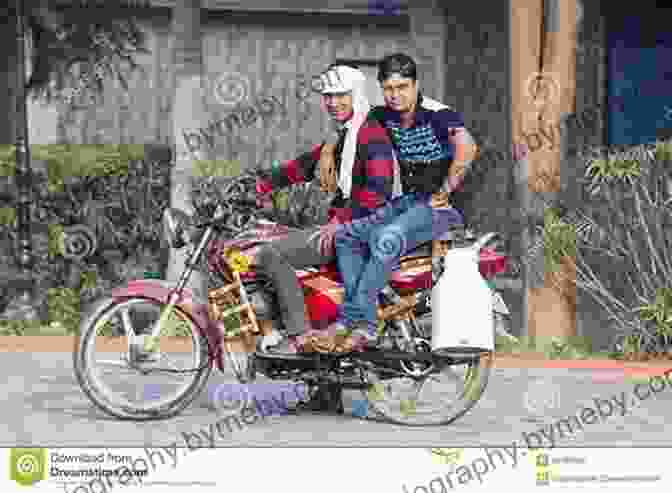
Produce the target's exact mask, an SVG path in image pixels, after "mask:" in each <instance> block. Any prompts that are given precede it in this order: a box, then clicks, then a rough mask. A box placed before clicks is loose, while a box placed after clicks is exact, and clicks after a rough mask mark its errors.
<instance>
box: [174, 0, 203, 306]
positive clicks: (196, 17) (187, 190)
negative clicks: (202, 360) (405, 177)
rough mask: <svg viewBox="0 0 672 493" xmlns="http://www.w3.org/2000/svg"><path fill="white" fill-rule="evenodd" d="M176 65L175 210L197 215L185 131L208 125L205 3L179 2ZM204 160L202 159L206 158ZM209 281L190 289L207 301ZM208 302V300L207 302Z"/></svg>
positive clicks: (177, 255) (195, 279)
mask: <svg viewBox="0 0 672 493" xmlns="http://www.w3.org/2000/svg"><path fill="white" fill-rule="evenodd" d="M172 28H173V35H174V46H173V57H174V58H173V62H174V71H175V72H174V74H175V85H174V87H175V93H174V100H173V109H172V117H173V140H174V145H173V149H174V156H173V157H174V160H175V166H174V167H173V169H172V171H171V193H170V203H171V207H176V208H179V209H182V210H184V211H185V212H187V213H189V214H193V208H192V206H191V201H190V196H191V181H190V178H191V176H192V174H193V172H192V170H193V159H194V157H195V156H192V155H190V153H189V152H188V149H187V146H186V143H185V141H184V138H183V131H189V130H191V131H194V130H195V129H198V128H202V127H203V126H204V125H205V122H206V120H207V119H206V112H205V104H204V103H205V102H204V92H203V87H204V86H205V84H204V77H203V71H204V67H203V48H202V40H201V0H178V1H177V2H175V7H174V8H173V18H172ZM205 157H206V156H202V157H201V158H205ZM185 250H186V249H183V250H181V251H175V250H171V252H170V260H169V263H168V269H167V273H166V277H167V279H168V280H170V281H177V280H178V279H179V276H180V273H181V272H182V270H183V269H184V266H185V261H186V258H187V257H186V251H185ZM206 279H207V278H206V277H205V276H203V275H202V274H201V273H200V272H194V274H193V275H192V277H191V281H190V282H189V284H188V286H187V287H188V288H189V289H191V290H192V291H193V292H194V293H195V294H197V295H199V296H203V297H205V295H206V293H207V286H206V284H205V283H206ZM203 299H205V298H203Z"/></svg>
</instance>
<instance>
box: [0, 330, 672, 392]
mask: <svg viewBox="0 0 672 493" xmlns="http://www.w3.org/2000/svg"><path fill="white" fill-rule="evenodd" d="M234 344H235V343H234ZM76 345H77V336H47V335H44V336H0V352H4V353H25V352H28V353H55V352H71V351H73V350H74V349H75V348H76ZM187 345H188V342H187V341H185V340H184V339H183V338H180V337H171V338H167V337H166V338H163V339H162V341H161V349H162V350H163V351H168V352H170V351H171V350H178V351H180V350H184V349H185V348H187ZM117 346H118V344H114V343H110V344H109V346H106V348H105V349H107V348H109V349H110V350H115V351H118V350H119V348H118V347H117ZM494 367H495V368H558V369H583V370H595V371H597V372H598V373H601V374H602V375H600V377H596V378H598V379H600V378H602V379H604V381H605V382H606V381H614V378H615V377H618V378H625V377H630V378H637V377H640V378H646V377H650V376H654V375H663V374H664V373H665V372H666V371H668V370H672V361H669V362H667V361H655V362H636V361H617V360H601V359H600V360H597V359H596V360H549V359H543V358H542V357H540V356H539V355H535V354H531V355H529V356H527V357H526V356H511V355H509V354H495V361H494Z"/></svg>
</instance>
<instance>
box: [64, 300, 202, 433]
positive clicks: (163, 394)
mask: <svg viewBox="0 0 672 493" xmlns="http://www.w3.org/2000/svg"><path fill="white" fill-rule="evenodd" d="M163 306H164V305H163V304H162V303H160V302H158V301H156V300H151V299H147V298H142V297H133V298H126V299H123V300H114V299H107V300H105V301H103V302H100V303H99V304H98V305H97V307H96V308H95V309H94V310H93V311H92V312H91V313H90V314H89V315H88V316H87V317H85V318H84V319H83V320H82V325H81V334H80V342H79V347H78V348H77V351H76V353H75V355H74V367H75V374H76V376H77V380H78V381H79V384H80V386H81V387H82V390H83V391H84V393H85V394H86V395H87V396H88V397H89V398H90V399H91V401H93V403H94V404H95V405H96V406H98V407H99V408H100V409H102V410H103V411H105V412H106V413H108V414H111V415H112V416H115V417H118V418H122V419H133V420H150V419H162V418H169V417H172V416H175V415H176V414H178V413H179V412H181V411H182V410H183V409H184V408H185V407H187V406H188V405H189V404H190V403H191V402H192V401H193V400H194V398H195V397H196V396H197V395H198V394H199V393H200V391H201V390H202V389H203V387H204V385H205V384H206V382H207V379H208V376H209V375H210V372H211V371H212V365H211V363H210V359H209V357H208V342H207V339H206V338H205V337H204V336H203V335H202V334H201V333H200V331H199V330H198V327H197V326H196V324H195V322H194V321H193V320H192V319H191V318H190V317H189V315H187V314H186V313H185V312H183V311H182V310H180V309H179V308H177V307H176V308H174V310H173V312H172V314H171V317H170V318H169V319H168V321H167V323H165V324H164V326H163V328H162V331H161V334H160V337H159V339H158V344H157V345H156V346H155V347H150V346H149V345H144V344H143V342H144V341H143V337H142V336H143V335H145V334H148V333H149V332H150V329H151V327H152V326H153V324H154V322H156V321H157V320H158V318H159V316H160V314H161V309H162V308H163ZM138 336H140V337H138ZM131 344H133V347H131Z"/></svg>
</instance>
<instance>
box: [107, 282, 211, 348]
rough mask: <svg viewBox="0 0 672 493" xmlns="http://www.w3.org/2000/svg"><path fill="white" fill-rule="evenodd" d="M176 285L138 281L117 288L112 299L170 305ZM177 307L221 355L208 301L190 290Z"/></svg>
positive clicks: (185, 291)
mask: <svg viewBox="0 0 672 493" xmlns="http://www.w3.org/2000/svg"><path fill="white" fill-rule="evenodd" d="M174 287H175V283H174V282H172V281H167V280H165V279H136V280H133V281H129V282H128V284H126V285H125V286H122V287H119V288H116V289H114V290H113V291H112V297H113V298H114V299H115V300H118V299H121V298H132V297H143V298H149V299H151V300H156V301H158V302H160V303H168V296H169V295H170V291H171V289H173V288H174ZM177 306H178V307H179V308H180V309H182V310H184V312H186V313H187V314H188V315H189V316H191V318H192V319H193V321H194V322H195V323H196V325H197V327H198V330H199V331H200V333H201V334H203V335H204V336H205V337H206V338H207V339H208V344H209V346H210V351H211V353H212V351H213V350H214V353H213V354H214V355H215V356H217V355H218V353H219V349H218V348H219V347H220V341H219V337H218V334H219V332H218V331H215V330H212V328H211V325H212V324H211V322H210V317H209V315H208V303H207V300H206V299H205V298H204V297H202V296H198V295H197V294H194V293H193V292H192V291H191V290H189V289H186V288H185V289H184V290H183V291H182V297H181V298H180V300H179V301H178V303H177Z"/></svg>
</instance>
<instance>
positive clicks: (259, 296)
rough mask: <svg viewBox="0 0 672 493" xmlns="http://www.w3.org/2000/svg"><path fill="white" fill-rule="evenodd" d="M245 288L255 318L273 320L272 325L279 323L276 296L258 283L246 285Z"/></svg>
mask: <svg viewBox="0 0 672 493" xmlns="http://www.w3.org/2000/svg"><path fill="white" fill-rule="evenodd" d="M245 289H246V290H247V294H248V297H249V299H250V304H251V305H252V306H253V307H254V313H255V315H256V316H257V318H258V319H259V320H264V321H273V322H274V324H273V325H274V326H275V325H276V322H277V323H279V320H280V308H279V307H278V301H277V299H276V297H275V296H274V295H273V294H271V293H270V292H269V291H267V290H266V289H264V288H263V286H260V285H259V284H253V285H246V286H245ZM274 328H277V327H274Z"/></svg>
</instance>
